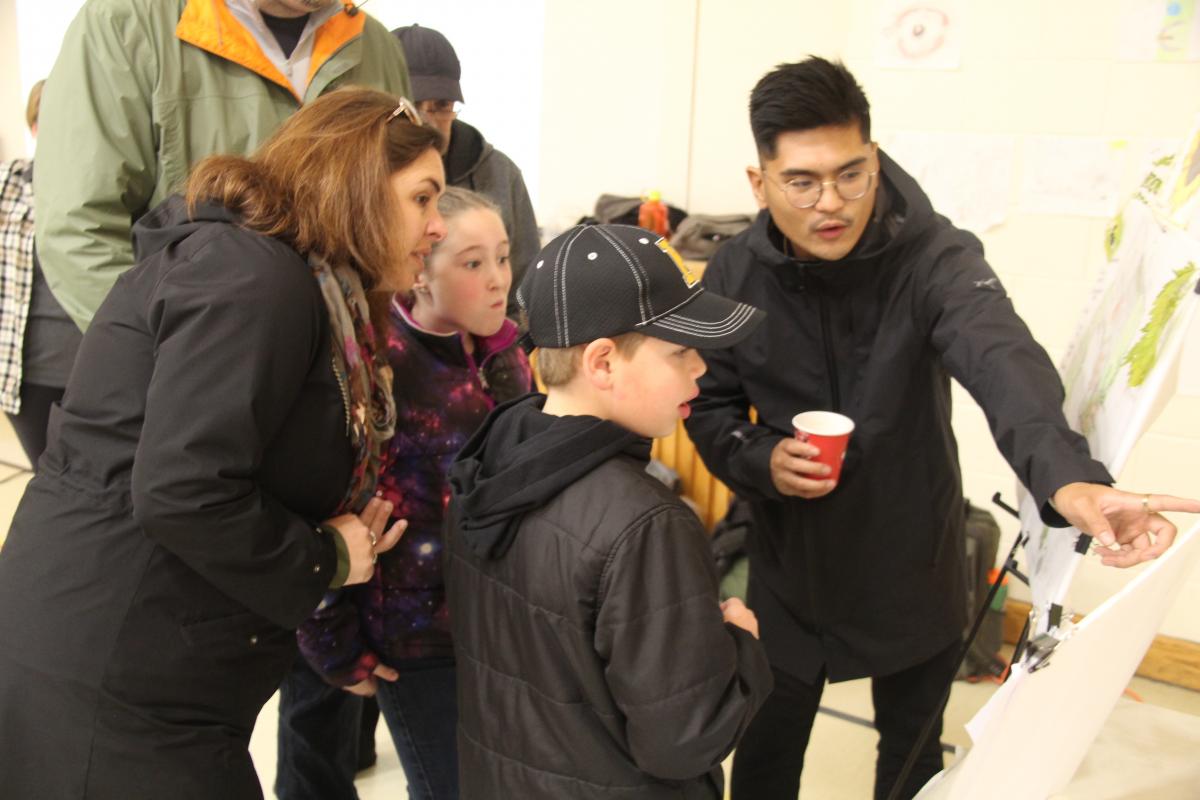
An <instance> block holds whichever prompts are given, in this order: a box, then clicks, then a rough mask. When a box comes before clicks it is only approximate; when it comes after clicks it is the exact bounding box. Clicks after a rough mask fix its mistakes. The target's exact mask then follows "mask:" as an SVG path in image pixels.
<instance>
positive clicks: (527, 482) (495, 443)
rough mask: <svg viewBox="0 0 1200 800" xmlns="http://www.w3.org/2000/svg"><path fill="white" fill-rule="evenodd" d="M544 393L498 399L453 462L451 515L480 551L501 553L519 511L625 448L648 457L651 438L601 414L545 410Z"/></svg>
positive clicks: (493, 555)
mask: <svg viewBox="0 0 1200 800" xmlns="http://www.w3.org/2000/svg"><path fill="white" fill-rule="evenodd" d="M545 402H546V396H545V395H541V394H531V395H526V396H524V397H520V398H517V399H516V400H513V401H511V402H509V403H505V404H504V405H502V406H498V407H497V408H496V409H495V410H493V411H492V413H491V414H489V415H488V418H487V420H486V421H485V422H484V423H483V426H482V427H481V428H480V429H479V430H478V431H477V432H476V433H475V435H474V436H472V437H471V439H470V440H469V441H468V442H467V444H466V446H465V447H463V450H462V452H461V453H459V454H458V456H457V457H456V458H455V459H454V463H453V464H452V465H451V467H450V492H451V493H450V498H451V499H450V519H451V524H452V525H453V526H454V531H455V533H454V535H456V536H461V537H462V540H463V542H464V544H466V545H467V547H469V548H470V549H471V551H472V552H474V553H475V554H476V555H478V556H480V557H481V558H491V559H496V558H500V557H501V556H503V555H504V553H505V552H506V551H507V550H508V547H509V545H510V544H511V543H512V541H513V538H514V537H515V536H516V534H517V527H518V526H519V524H520V521H521V518H522V517H523V516H524V515H525V514H527V513H528V512H530V511H534V510H536V509H537V508H540V507H541V506H543V505H545V504H546V503H547V502H548V501H549V500H550V499H552V498H553V497H555V496H556V495H558V494H559V493H560V492H561V491H562V490H563V489H565V488H567V487H568V486H570V485H571V484H573V483H575V481H577V480H579V479H580V478H582V477H583V476H584V475H586V474H588V473H589V472H591V471H592V470H593V469H595V468H596V467H598V466H600V465H601V464H603V463H604V462H606V461H608V460H609V459H610V458H612V457H613V456H616V455H619V454H622V453H624V454H625V455H629V456H632V457H634V458H637V459H639V460H641V461H649V459H650V441H649V440H648V439H644V438H642V437H641V436H638V435H637V434H636V433H633V432H631V431H628V430H626V429H625V428H622V427H621V426H620V425H617V424H616V423H614V422H610V421H608V420H602V419H598V418H596V417H588V416H578V417H556V416H552V415H550V414H545V413H543V412H542V406H543V405H544V404H545Z"/></svg>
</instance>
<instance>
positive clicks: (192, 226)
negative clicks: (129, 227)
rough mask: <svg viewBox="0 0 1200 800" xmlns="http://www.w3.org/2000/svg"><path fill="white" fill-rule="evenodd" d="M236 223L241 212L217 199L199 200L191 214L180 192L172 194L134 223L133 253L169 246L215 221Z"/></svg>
mask: <svg viewBox="0 0 1200 800" xmlns="http://www.w3.org/2000/svg"><path fill="white" fill-rule="evenodd" d="M214 222H217V223H227V224H231V225H236V224H237V223H238V216H237V215H236V214H235V213H234V212H232V211H230V210H229V209H228V208H225V206H222V205H218V204H216V203H197V204H196V213H195V214H194V215H189V214H188V210H187V203H186V202H185V201H184V199H183V197H182V196H180V195H177V194H175V195H171V196H170V197H168V198H167V199H166V200H164V201H163V202H162V203H161V204H160V205H159V206H158V207H157V208H155V209H154V210H152V211H149V212H147V213H146V214H144V215H143V216H142V218H141V219H139V220H138V221H137V222H136V223H134V226H133V253H134V258H135V260H137V261H141V260H142V259H144V258H146V257H148V256H152V255H154V254H155V253H158V252H160V251H162V250H165V249H167V248H168V247H170V246H171V245H173V244H175V243H176V242H179V241H182V240H183V239H186V238H187V237H188V236H191V235H192V234H193V233H195V232H196V231H198V230H200V229H201V228H203V227H204V226H206V225H211V224H212V223H214Z"/></svg>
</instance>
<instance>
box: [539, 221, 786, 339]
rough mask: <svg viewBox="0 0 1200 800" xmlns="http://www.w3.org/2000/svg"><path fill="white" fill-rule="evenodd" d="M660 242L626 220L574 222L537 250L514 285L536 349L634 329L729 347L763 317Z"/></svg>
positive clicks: (646, 231) (651, 234) (746, 334)
mask: <svg viewBox="0 0 1200 800" xmlns="http://www.w3.org/2000/svg"><path fill="white" fill-rule="evenodd" d="M699 283H700V282H699V277H698V276H697V275H695V274H694V273H693V272H692V271H691V270H690V269H689V268H688V267H687V265H686V264H685V263H684V261H683V259H682V258H680V257H679V254H678V253H676V252H675V250H674V248H672V247H671V245H670V243H669V242H667V240H666V239H664V238H662V237H660V236H659V235H658V234H656V233H652V232H650V231H648V230H645V229H643V228H637V227H634V226H632V225H579V226H576V227H574V228H571V229H570V230H569V231H566V232H565V233H563V234H561V235H559V236H557V237H555V238H554V239H553V240H552V241H551V242H550V243H549V244H547V245H546V246H545V247H544V248H542V251H541V252H540V253H538V254H537V257H536V258H535V259H534V262H533V264H531V265H530V268H529V269H527V270H526V271H525V277H524V279H523V280H522V281H521V286H520V288H518V289H517V302H518V303H519V304H520V305H521V308H522V309H524V311H525V313H526V314H528V315H529V332H528V334H527V336H528V337H529V339H530V340H531V341H532V343H533V345H534V346H535V347H574V346H575V345H578V344H586V343H588V342H591V341H595V340H596V339H602V338H604V337H606V336H617V335H619V334H622V333H630V332H638V333H644V334H646V335H647V336H653V337H655V338H657V339H664V340H666V341H668V342H673V343H674V344H680V345H684V346H687V347H696V348H701V349H709V348H716V347H730V346H732V345H734V344H737V343H738V342H740V341H741V340H742V339H744V338H746V336H748V335H749V334H750V332H751V331H753V330H754V329H755V328H756V327H758V325H759V323H761V322H762V320H763V319H764V318H765V317H766V314H765V313H763V312H762V311H760V310H759V309H757V308H755V307H754V306H750V305H747V304H745V303H738V302H735V301H733V300H730V299H728V298H725V297H721V296H720V295H716V294H713V293H712V292H708V291H705V290H704V288H703V287H701V286H700V285H699Z"/></svg>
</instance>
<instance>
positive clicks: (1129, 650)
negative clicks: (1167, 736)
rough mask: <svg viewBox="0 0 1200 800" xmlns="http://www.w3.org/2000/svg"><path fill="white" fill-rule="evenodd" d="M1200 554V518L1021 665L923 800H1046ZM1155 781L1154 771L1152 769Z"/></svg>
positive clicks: (1073, 766)
mask: <svg viewBox="0 0 1200 800" xmlns="http://www.w3.org/2000/svg"><path fill="white" fill-rule="evenodd" d="M1197 556H1200V524H1197V525H1196V526H1194V527H1192V529H1191V530H1189V531H1188V532H1187V533H1185V534H1183V535H1182V536H1181V537H1180V538H1179V540H1178V541H1177V542H1176V543H1175V545H1174V546H1173V547H1172V548H1171V549H1170V550H1168V551H1167V553H1166V554H1165V555H1163V556H1162V557H1161V558H1159V559H1158V560H1157V561H1155V562H1153V563H1152V564H1150V565H1149V566H1148V567H1146V568H1145V569H1144V570H1143V571H1142V572H1140V573H1139V574H1138V575H1137V576H1136V577H1134V578H1133V580H1132V581H1130V582H1129V583H1128V584H1127V585H1126V586H1125V587H1124V588H1123V589H1121V591H1119V592H1117V593H1116V594H1114V595H1113V596H1112V597H1110V598H1109V599H1108V600H1106V601H1105V602H1104V603H1103V604H1102V605H1101V606H1100V607H1099V608H1097V609H1096V610H1095V611H1093V612H1092V613H1091V614H1089V615H1088V616H1087V617H1086V618H1084V620H1083V621H1082V622H1080V623H1079V624H1078V625H1077V626H1075V627H1074V628H1073V629H1070V630H1068V631H1066V638H1065V639H1064V641H1063V642H1062V643H1061V644H1059V645H1058V647H1057V648H1056V649H1055V650H1054V652H1053V653H1051V655H1050V657H1049V659H1048V662H1047V664H1046V665H1045V666H1044V667H1043V668H1041V669H1040V670H1038V671H1037V672H1027V671H1025V669H1024V668H1023V667H1021V666H1019V665H1018V666H1015V667H1014V668H1013V673H1012V675H1011V676H1010V677H1009V679H1008V681H1007V682H1005V684H1004V685H1003V686H1001V687H1000V689H998V690H997V691H996V693H995V694H994V695H993V696H992V699H991V700H990V701H988V703H987V705H986V706H984V708H983V709H982V710H981V711H980V712H979V713H978V714H977V715H976V717H975V719H973V720H972V721H971V722H970V723H969V724H968V726H967V730H968V731H969V732H970V734H971V738H972V740H973V741H974V745H973V746H972V748H971V749H970V750H969V751H968V752H967V754H966V756H964V757H963V758H962V759H960V760H959V761H958V762H957V763H955V764H954V765H953V766H952V767H951V768H949V769H948V770H946V771H944V772H942V773H940V774H939V775H938V776H937V777H935V778H933V779H932V780H931V781H930V783H929V784H928V785H927V786H926V787H925V788H924V789H923V790H922V791H921V792H920V793H919V794H918V795H917V798H918V800H1014V799H1015V798H1020V800H1042V798H1046V797H1048V796H1050V795H1051V794H1053V793H1055V792H1058V791H1060V790H1062V788H1063V787H1064V786H1066V784H1067V783H1068V782H1069V781H1070V780H1071V777H1072V776H1073V775H1074V774H1075V771H1076V770H1077V769H1078V768H1079V764H1080V763H1081V762H1082V761H1083V758H1084V756H1085V755H1086V753H1087V751H1088V748H1089V747H1090V746H1091V744H1092V741H1093V740H1094V739H1095V738H1096V735H1097V734H1098V733H1099V731H1100V729H1101V727H1102V726H1103V725H1104V721H1105V719H1107V718H1108V715H1109V713H1110V712H1111V711H1112V709H1113V706H1114V705H1115V704H1116V702H1117V700H1118V699H1119V698H1120V696H1121V692H1122V691H1123V690H1124V689H1125V686H1126V685H1127V684H1128V683H1129V679H1130V678H1131V677H1133V674H1134V671H1135V670H1136V669H1137V666H1138V664H1139V663H1140V662H1141V660H1142V657H1143V655H1144V654H1145V652H1146V650H1147V649H1148V648H1149V647H1150V643H1151V642H1152V641H1153V639H1154V633H1155V631H1156V630H1157V629H1158V627H1159V625H1161V624H1162V620H1163V618H1164V617H1165V616H1166V614H1167V611H1168V610H1170V608H1171V605H1172V603H1173V602H1174V600H1175V596H1176V595H1177V594H1178V592H1179V589H1180V587H1181V586H1182V585H1183V583H1184V581H1185V580H1186V578H1187V576H1188V573H1189V572H1190V571H1191V570H1192V568H1193V567H1194V565H1195V562H1196V559H1197ZM1151 779H1152V776H1151Z"/></svg>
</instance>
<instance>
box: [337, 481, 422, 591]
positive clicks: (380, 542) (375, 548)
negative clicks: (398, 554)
mask: <svg viewBox="0 0 1200 800" xmlns="http://www.w3.org/2000/svg"><path fill="white" fill-rule="evenodd" d="M391 513H392V504H391V503H389V502H388V501H387V500H382V499H380V498H378V497H372V498H371V501H370V502H369V503H367V507H366V508H364V509H363V511H362V513H361V514H342V515H341V516H337V517H334V518H333V519H328V520H325V524H326V525H328V526H330V527H331V528H333V529H334V530H336V531H337V532H338V535H339V536H341V537H342V540H343V541H345V542H346V552H347V553H349V554H350V574H349V575H348V576H347V577H346V582H345V584H343V585H344V586H350V585H352V584H355V583H366V582H367V581H369V580H371V575H373V574H374V573H375V561H376V560H377V559H378V557H379V554H380V553H386V552H387V551H388V550H391V549H392V548H393V547H395V546H396V543H397V542H399V541H400V537H401V536H403V535H404V531H405V529H406V528H408V520H404V519H402V520H399V521H397V522H396V524H395V525H393V526H392V527H391V529H390V530H389V531H388V532H387V533H384V532H383V528H384V526H385V525H387V521H388V517H390V516H391Z"/></svg>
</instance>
